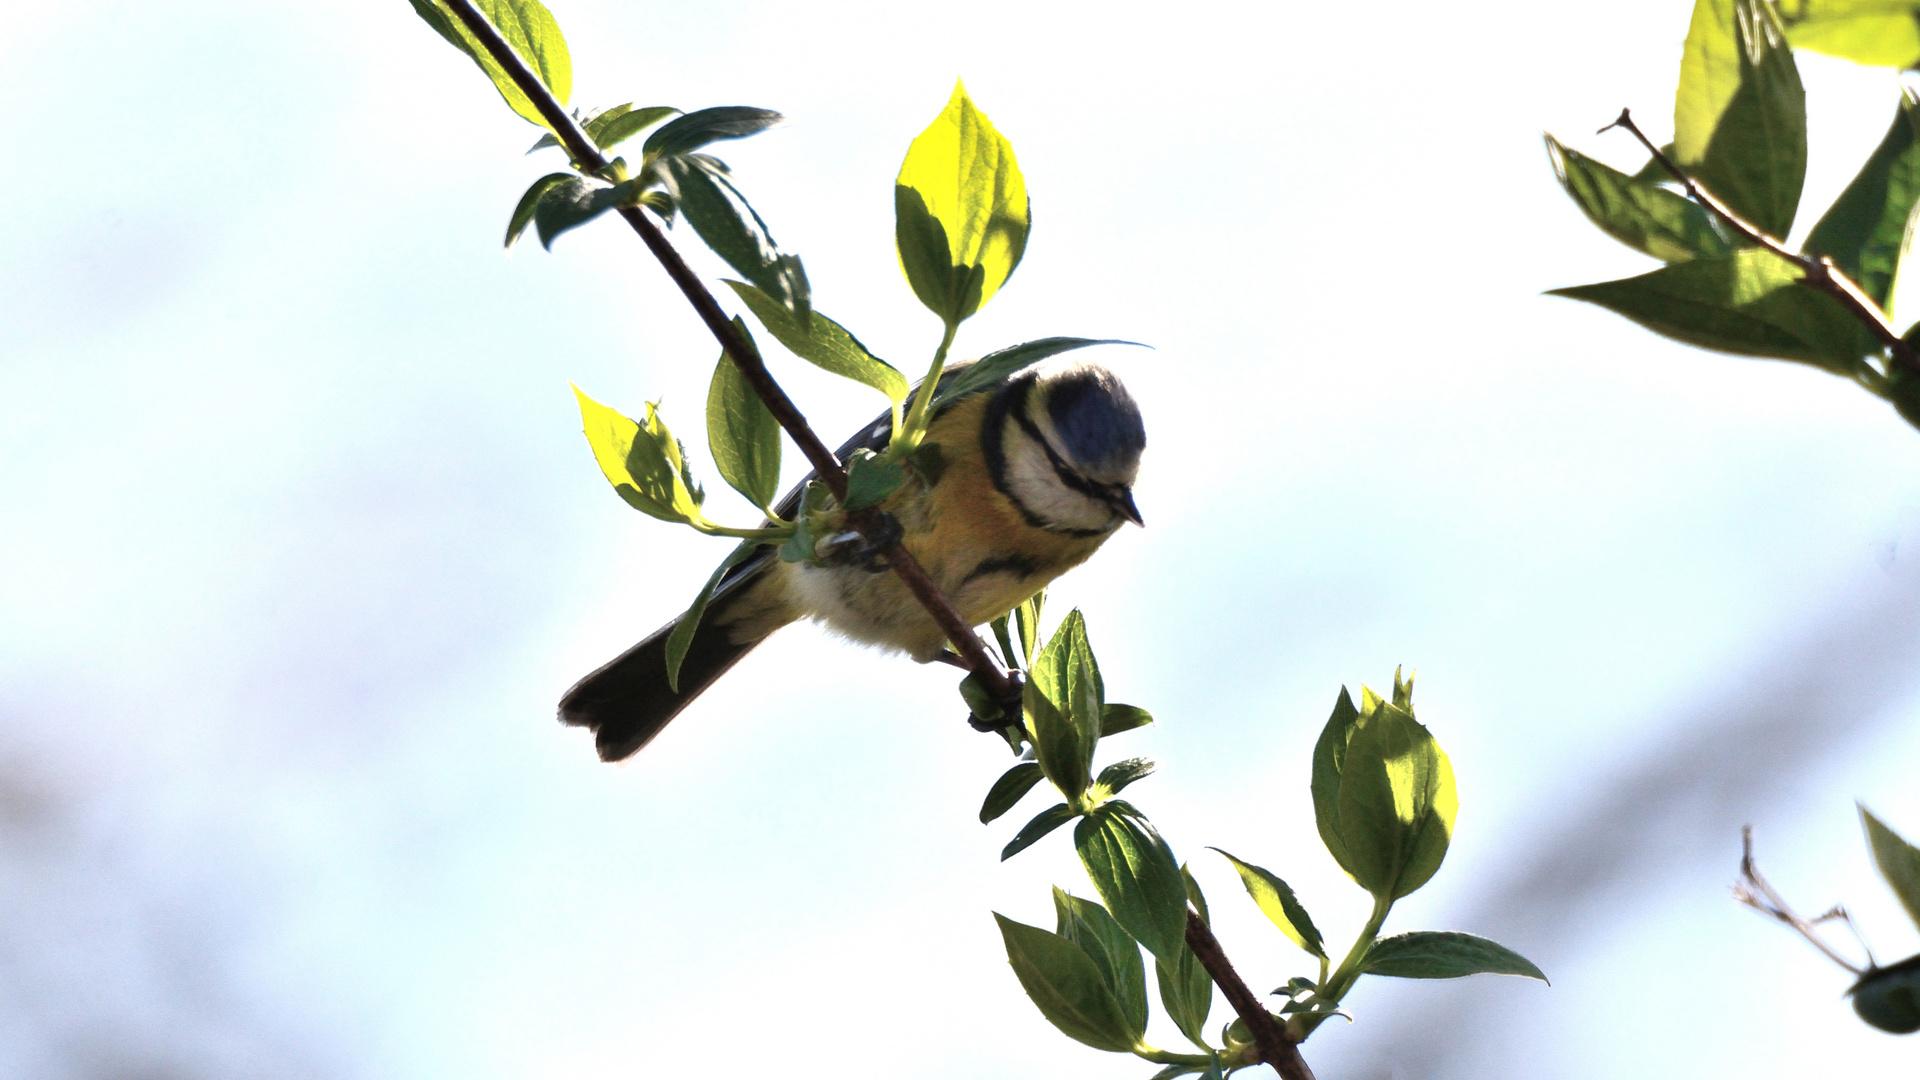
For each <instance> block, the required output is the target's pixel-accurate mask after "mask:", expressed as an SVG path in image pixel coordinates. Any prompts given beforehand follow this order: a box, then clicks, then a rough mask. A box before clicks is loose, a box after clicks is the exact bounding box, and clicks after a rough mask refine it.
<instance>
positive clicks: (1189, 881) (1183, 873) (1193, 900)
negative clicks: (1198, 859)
mask: <svg viewBox="0 0 1920 1080" xmlns="http://www.w3.org/2000/svg"><path fill="white" fill-rule="evenodd" d="M1180 880H1181V881H1184V882H1186V885H1187V903H1189V904H1192V905H1193V910H1195V911H1197V912H1199V913H1200V921H1201V922H1203V923H1206V924H1207V925H1209V926H1211V925H1213V916H1211V915H1209V914H1207V897H1206V895H1205V894H1204V893H1202V892H1201V891H1200V883H1199V882H1197V881H1195V880H1193V871H1192V870H1189V869H1188V868H1187V864H1186V863H1181V864H1180Z"/></svg>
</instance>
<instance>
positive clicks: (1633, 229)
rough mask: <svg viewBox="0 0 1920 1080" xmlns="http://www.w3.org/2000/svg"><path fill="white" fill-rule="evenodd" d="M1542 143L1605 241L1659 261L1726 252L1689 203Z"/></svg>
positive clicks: (1705, 217)
mask: <svg viewBox="0 0 1920 1080" xmlns="http://www.w3.org/2000/svg"><path fill="white" fill-rule="evenodd" d="M1546 140H1547V156H1548V157H1549V158H1550V159H1552V161H1553V171H1554V174H1555V175H1557V176H1558V177H1559V178H1560V185H1561V186H1562V187H1564V188H1566V189H1567V194H1568V195H1569V196H1571V197H1572V199H1573V201H1574V204H1575V205H1577V206H1579V207H1580V210H1581V212H1583V213H1585V214H1586V215H1587V217H1588V218H1589V219H1590V220H1592V222H1593V223H1594V224H1595V225H1598V226H1599V227H1600V230H1601V231H1602V232H1604V233H1606V234H1607V235H1608V236H1611V237H1613V238H1614V239H1615V240H1618V241H1620V242H1621V243H1623V244H1625V245H1627V246H1628V247H1630V248H1633V249H1634V250H1635V251H1639V252H1643V253H1645V254H1647V255H1651V256H1653V257H1654V258H1656V259H1659V260H1661V261H1662V262H1682V261H1684V260H1687V259H1691V258H1694V257H1695V256H1698V255H1725V254H1726V253H1727V251H1728V247H1727V242H1726V240H1724V239H1723V238H1722V237H1721V236H1720V234H1719V233H1718V232H1715V231H1714V228H1713V223H1712V219H1711V217H1709V216H1708V214H1707V212H1706V210H1704V209H1703V208H1701V206H1700V204H1698V203H1696V202H1694V201H1693V200H1692V199H1689V198H1687V197H1685V196H1683V195H1677V194H1675V193H1673V192H1671V191H1668V190H1667V189H1666V188H1663V187H1661V186H1659V185H1658V184H1653V183H1648V182H1645V181H1642V180H1637V179H1635V178H1633V177H1631V176H1628V175H1627V174H1625V173H1623V172H1619V171H1618V170H1615V169H1612V168H1609V167H1607V166H1605V165H1602V164H1601V163H1599V162H1597V161H1595V160H1593V159H1592V158H1589V157H1587V156H1586V155H1585V154H1582V153H1580V152H1579V151H1578V150H1574V149H1571V148H1569V147H1566V146H1563V145H1561V144H1560V142H1559V141H1558V140H1556V139H1555V138H1554V137H1553V136H1551V135H1548V136H1546Z"/></svg>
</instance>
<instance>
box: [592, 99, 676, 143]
mask: <svg viewBox="0 0 1920 1080" xmlns="http://www.w3.org/2000/svg"><path fill="white" fill-rule="evenodd" d="M620 110H621V111H619V112H615V111H614V110H613V109H608V110H607V111H606V112H604V113H601V114H600V115H599V116H596V117H594V119H593V122H592V123H590V124H588V125H587V137H588V138H591V139H592V140H593V142H594V145H595V146H598V147H599V148H600V149H602V150H611V149H612V148H614V147H616V146H618V145H620V144H621V143H623V142H626V141H627V140H628V139H631V138H633V137H634V136H635V135H638V134H640V133H641V132H643V131H645V130H647V129H648V128H650V127H652V126H653V125H655V124H657V123H659V122H660V121H662V120H664V119H666V118H667V117H669V116H672V115H673V114H674V113H677V112H679V111H680V110H679V109H676V108H673V107H672V106H668V105H653V106H650V107H648V108H645V109H636V108H634V107H633V106H631V105H622V106H620Z"/></svg>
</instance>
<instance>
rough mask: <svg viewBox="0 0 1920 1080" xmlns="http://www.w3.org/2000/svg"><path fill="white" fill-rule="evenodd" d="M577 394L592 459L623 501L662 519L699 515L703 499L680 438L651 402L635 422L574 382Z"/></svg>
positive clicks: (682, 520) (684, 519)
mask: <svg viewBox="0 0 1920 1080" xmlns="http://www.w3.org/2000/svg"><path fill="white" fill-rule="evenodd" d="M573 393H574V396H575V397H576V398H577V399H579V403H580V419H581V424H582V427H583V429H584V430H585V432H586V436H587V443H588V444H589V445H590V446H592V447H593V456H594V460H596V461H598V462H599V463H600V471H601V472H603V473H605V474H606V477H607V481H608V483H611V484H612V485H613V489H614V490H615V491H617V492H619V493H620V497H621V498H622V499H625V500H626V501H627V504H628V505H630V506H632V507H633V508H634V509H636V510H638V511H640V512H641V513H643V514H649V515H651V516H653V517H657V518H659V519H660V520H662V521H674V522H679V523H681V524H691V523H693V522H695V521H701V520H704V518H703V517H702V516H701V513H700V503H701V502H702V500H703V499H704V495H703V493H702V492H701V491H700V489H699V487H697V486H696V485H695V484H694V483H693V481H692V479H691V478H690V477H689V476H688V473H687V465H686V457H685V455H684V454H682V453H681V450H680V443H679V440H677V439H675V438H674V437H673V433H672V432H670V431H668V430H667V425H666V423H665V421H662V420H661V419H660V414H659V411H658V410H657V409H656V408H655V406H654V405H653V403H652V402H648V403H647V420H646V423H644V424H638V423H635V422H634V421H632V420H629V419H627V418H626V417H625V416H622V415H620V414H619V413H618V412H615V411H614V410H612V409H609V408H607V407H606V406H605V405H602V404H600V403H599V402H597V401H595V400H593V399H592V398H590V397H588V396H587V395H586V394H585V393H583V392H582V391H581V389H580V388H579V387H577V386H576V387H574V388H573Z"/></svg>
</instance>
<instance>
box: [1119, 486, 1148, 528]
mask: <svg viewBox="0 0 1920 1080" xmlns="http://www.w3.org/2000/svg"><path fill="white" fill-rule="evenodd" d="M1113 508H1114V509H1115V510H1118V511H1120V516H1121V517H1124V518H1126V519H1127V520H1128V521H1131V522H1133V523H1134V524H1135V525H1140V526H1143V527H1144V526H1145V525H1146V522H1144V521H1142V520H1140V508H1139V507H1137V506H1135V505H1133V489H1132V488H1121V489H1120V492H1119V494H1117V495H1115V496H1114V497H1113Z"/></svg>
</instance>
